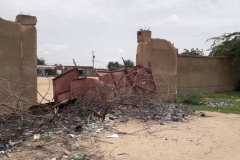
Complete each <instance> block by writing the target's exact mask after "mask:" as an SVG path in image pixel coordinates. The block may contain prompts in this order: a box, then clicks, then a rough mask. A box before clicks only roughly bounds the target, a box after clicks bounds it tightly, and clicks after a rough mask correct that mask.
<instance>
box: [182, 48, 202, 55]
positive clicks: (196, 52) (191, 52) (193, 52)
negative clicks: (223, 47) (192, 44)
mask: <svg viewBox="0 0 240 160" xmlns="http://www.w3.org/2000/svg"><path fill="white" fill-rule="evenodd" d="M181 54H182V55H193V56H203V55H204V52H203V50H202V49H201V50H199V49H198V48H196V49H194V48H192V49H191V50H188V49H185V48H184V51H183V52H182V53H181Z"/></svg>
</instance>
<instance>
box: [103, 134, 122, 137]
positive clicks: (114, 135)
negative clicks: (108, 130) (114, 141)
mask: <svg viewBox="0 0 240 160" xmlns="http://www.w3.org/2000/svg"><path fill="white" fill-rule="evenodd" d="M106 138H119V135H118V134H113V135H110V136H106Z"/></svg>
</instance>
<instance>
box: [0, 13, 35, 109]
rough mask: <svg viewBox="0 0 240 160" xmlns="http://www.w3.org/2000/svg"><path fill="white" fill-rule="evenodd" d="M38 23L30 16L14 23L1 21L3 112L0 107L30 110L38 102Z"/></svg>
mask: <svg viewBox="0 0 240 160" xmlns="http://www.w3.org/2000/svg"><path fill="white" fill-rule="evenodd" d="M36 22H37V19H36V17H34V16H28V15H17V16H16V21H15V22H12V21H8V20H4V19H2V18H0V69H1V71H0V78H1V79H0V91H1V92H0V112H4V111H2V110H1V105H7V106H9V107H23V108H27V107H28V106H30V105H32V104H33V102H34V101H35V102H36V101H37V92H36V89H37V31H36V27H35V25H36ZM5 79H6V80H7V81H10V82H11V85H10V86H9V83H8V82H6V81H5ZM3 92H4V93H3ZM7 93H15V94H16V96H15V97H13V96H12V94H10V95H9V94H7ZM24 99H25V100H24ZM5 108H6V107H5Z"/></svg>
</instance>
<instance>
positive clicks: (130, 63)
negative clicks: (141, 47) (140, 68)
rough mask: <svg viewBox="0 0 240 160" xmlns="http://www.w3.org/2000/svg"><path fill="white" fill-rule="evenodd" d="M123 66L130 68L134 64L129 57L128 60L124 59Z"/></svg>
mask: <svg viewBox="0 0 240 160" xmlns="http://www.w3.org/2000/svg"><path fill="white" fill-rule="evenodd" d="M124 66H125V67H126V68H131V67H133V66H134V62H133V61H131V60H130V59H129V60H125V61H124Z"/></svg>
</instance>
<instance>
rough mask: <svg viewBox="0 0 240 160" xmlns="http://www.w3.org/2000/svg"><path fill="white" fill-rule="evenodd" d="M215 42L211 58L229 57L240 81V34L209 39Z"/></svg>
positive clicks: (229, 34)
mask: <svg viewBox="0 0 240 160" xmlns="http://www.w3.org/2000/svg"><path fill="white" fill-rule="evenodd" d="M211 40H212V41H213V44H212V45H211V49H210V53H209V56H227V57H229V58H230V59H231V62H232V65H233V66H234V67H235V71H236V74H237V77H238V78H239V80H240V32H233V33H225V34H223V35H221V36H219V37H212V38H209V39H208V40H207V41H211Z"/></svg>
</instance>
